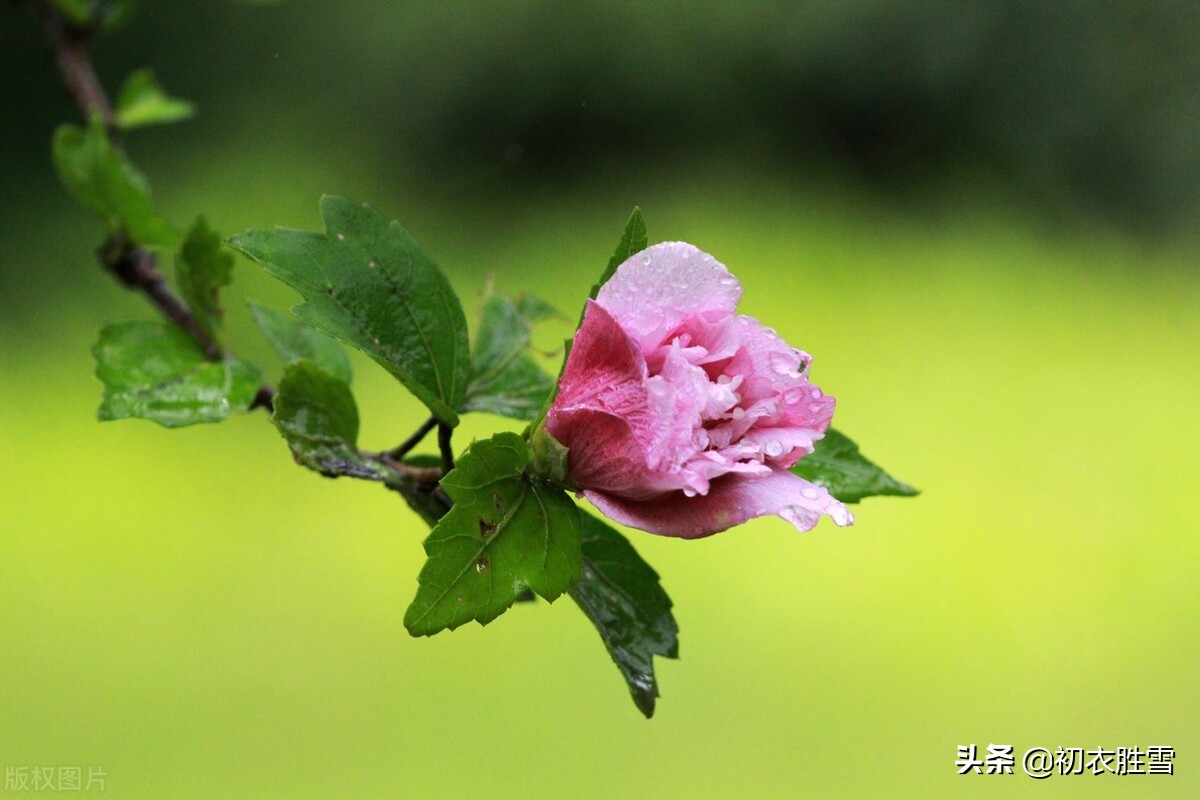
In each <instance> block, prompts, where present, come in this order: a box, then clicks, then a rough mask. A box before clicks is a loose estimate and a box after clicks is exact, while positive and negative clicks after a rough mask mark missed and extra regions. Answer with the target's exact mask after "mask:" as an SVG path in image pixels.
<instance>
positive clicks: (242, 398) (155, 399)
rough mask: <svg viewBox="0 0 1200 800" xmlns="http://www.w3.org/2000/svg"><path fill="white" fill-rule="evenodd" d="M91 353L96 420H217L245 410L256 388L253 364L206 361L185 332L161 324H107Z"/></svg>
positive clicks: (179, 422) (170, 422)
mask: <svg viewBox="0 0 1200 800" xmlns="http://www.w3.org/2000/svg"><path fill="white" fill-rule="evenodd" d="M92 352H93V354H94V355H95V357H96V376H97V377H98V378H100V380H101V381H102V382H103V383H104V400H103V401H102V402H101V404H100V411H99V417H100V419H102V420H113V419H124V418H126V417H140V418H142V419H148V420H152V421H154V422H157V423H158V424H159V425H163V426H165V427H168V428H177V427H180V426H183V425H194V424H196V423H201V422H220V421H221V420H223V419H225V418H226V417H228V416H229V415H230V413H232V412H234V411H244V410H245V409H247V408H249V407H250V403H251V402H252V401H253V400H254V396H255V394H256V393H257V392H258V387H259V379H260V376H259V371H258V368H257V367H254V366H253V365H251V364H247V363H246V362H244V361H237V360H234V359H226V360H224V361H208V360H206V359H205V357H204V350H203V348H201V347H200V345H199V344H197V343H196V341H195V340H194V339H193V338H192V337H191V336H189V335H187V334H186V333H184V332H183V331H181V330H180V329H178V328H176V327H174V326H172V325H168V324H166V323H163V322H150V321H144V322H142V321H139V322H120V323H117V324H114V325H107V326H105V327H104V328H103V329H102V330H101V331H100V340H99V341H98V342H97V343H96V346H95V347H94V348H93V351H92Z"/></svg>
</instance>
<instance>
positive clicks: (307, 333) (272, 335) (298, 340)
mask: <svg viewBox="0 0 1200 800" xmlns="http://www.w3.org/2000/svg"><path fill="white" fill-rule="evenodd" d="M250 313H251V314H252V315H253V316H254V321H255V322H256V323H258V327H259V329H261V330H262V332H263V335H264V336H266V337H267V341H269V342H270V343H271V346H272V347H273V348H275V352H276V353H278V354H279V357H280V359H282V360H283V363H284V364H292V363H295V362H297V361H299V360H301V359H307V360H309V361H311V362H312V363H313V364H316V365H317V366H318V367H320V368H321V369H323V370H325V371H326V372H328V373H329V374H330V375H333V376H334V377H335V378H337V379H338V380H340V381H342V382H344V383H350V379H351V378H352V376H353V373H352V371H351V369H350V359H349V357H348V356H347V355H346V351H345V350H343V349H342V348H341V345H339V344H338V343H337V342H335V341H333V339H330V338H329V337H328V336H326V335H325V334H323V333H321V332H320V331H318V330H316V329H315V328H312V327H311V326H309V325H306V324H305V323H303V322H301V321H300V320H298V319H296V318H295V317H293V316H292V315H290V314H282V313H280V312H278V311H273V310H272V309H269V308H264V307H263V306H260V305H257V304H255V303H250Z"/></svg>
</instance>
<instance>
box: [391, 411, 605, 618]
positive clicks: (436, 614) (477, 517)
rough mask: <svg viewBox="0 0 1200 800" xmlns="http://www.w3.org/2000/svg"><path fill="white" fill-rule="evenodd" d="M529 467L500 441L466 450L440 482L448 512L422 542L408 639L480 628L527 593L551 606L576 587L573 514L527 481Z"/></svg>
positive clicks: (515, 447) (515, 440)
mask: <svg viewBox="0 0 1200 800" xmlns="http://www.w3.org/2000/svg"><path fill="white" fill-rule="evenodd" d="M528 464H529V448H528V447H527V446H526V444H525V442H524V440H523V439H521V437H520V436H517V435H516V434H514V433H500V434H497V435H496V436H494V437H492V438H491V439H487V440H484V441H480V442H476V443H474V444H473V445H471V447H470V449H468V450H467V452H466V453H465V454H463V456H462V458H460V459H459V461H458V466H457V467H455V468H454V470H453V471H451V472H450V474H448V475H447V476H446V477H444V478H443V479H442V482H441V485H442V489H443V490H444V491H445V492H446V494H447V495H449V496H450V498H451V499H452V500H453V501H454V506H453V508H451V509H450V511H449V512H448V513H447V514H446V515H445V516H444V517H442V519H441V521H440V522H439V523H438V524H437V527H435V528H434V529H433V532H432V533H430V534H429V538H428V539H426V540H425V552H426V553H427V554H428V555H429V560H428V561H426V562H425V566H424V568H423V569H422V570H421V575H420V578H419V582H420V586H419V587H418V589H417V595H416V597H415V598H414V599H413V602H412V605H411V606H409V608H408V612H407V613H406V614H405V615H404V626H405V627H406V628H408V631H409V633H411V634H413V635H414V636H429V635H432V634H434V633H437V632H438V631H441V630H445V629H451V630H453V629H454V628H457V627H458V626H459V625H462V624H463V623H465V622H468V621H470V620H472V619H473V620H475V621H477V622H479V623H480V624H481V625H486V624H487V623H488V622H491V621H492V620H493V619H495V618H496V617H498V616H500V615H501V614H502V613H504V611H505V610H507V609H508V607H509V606H511V605H512V604H513V602H514V601H515V600H516V599H517V597H518V595H520V594H521V593H522V592H523V591H524V590H525V589H526V587H528V588H530V589H533V591H535V592H537V593H538V594H539V595H541V596H542V597H544V598H545V599H546V600H554V599H555V598H556V597H558V596H559V595H561V594H562V593H563V592H564V591H566V590H567V588H568V587H570V586H571V584H573V583H575V582H576V581H577V580H579V573H580V564H581V556H580V543H579V512H578V510H577V509H576V507H575V503H574V502H572V501H571V498H570V497H568V496H567V494H566V493H565V492H564V491H563V490H562V489H559V488H557V487H554V486H551V485H549V484H545V483H542V482H541V481H538V480H536V479H533V478H530V477H529V476H528V475H527V474H525V468H526V467H527V466H528Z"/></svg>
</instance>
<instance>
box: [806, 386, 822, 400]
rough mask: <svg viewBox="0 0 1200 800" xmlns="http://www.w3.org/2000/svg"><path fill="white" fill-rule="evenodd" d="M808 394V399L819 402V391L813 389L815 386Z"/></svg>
mask: <svg viewBox="0 0 1200 800" xmlns="http://www.w3.org/2000/svg"><path fill="white" fill-rule="evenodd" d="M808 394H809V396H810V397H812V399H813V400H820V399H821V390H820V389H818V388H817V387H815V386H814V387H813V389H812V391H811V392H809V393H808Z"/></svg>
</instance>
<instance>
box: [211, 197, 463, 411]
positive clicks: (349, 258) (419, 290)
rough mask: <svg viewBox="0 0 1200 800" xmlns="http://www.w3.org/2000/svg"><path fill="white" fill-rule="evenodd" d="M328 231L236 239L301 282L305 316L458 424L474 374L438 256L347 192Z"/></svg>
mask: <svg viewBox="0 0 1200 800" xmlns="http://www.w3.org/2000/svg"><path fill="white" fill-rule="evenodd" d="M321 215H322V217H323V218H324V220H325V225H326V228H327V233H324V234H321V233H312V232H308V231H296V230H286V229H277V230H274V231H263V230H257V231H248V232H246V233H244V234H242V235H240V236H235V237H234V238H233V239H232V241H231V244H232V245H233V246H234V247H235V248H237V249H238V250H241V251H242V252H243V253H245V254H246V255H247V256H249V257H250V258H252V259H254V260H255V261H258V262H259V263H261V264H262V265H263V267H264V268H265V269H266V270H267V272H269V273H271V274H272V275H274V276H275V277H277V278H279V279H280V280H282V281H283V282H284V283H286V284H288V285H289V286H292V287H294V288H295V289H297V290H298V291H299V292H300V294H301V295H303V296H304V299H305V300H306V301H307V302H305V303H304V304H302V305H300V306H297V307H296V308H295V309H293V313H295V314H296V315H297V316H298V317H300V319H302V320H304V321H305V322H307V323H308V324H310V325H312V326H313V327H315V328H317V329H318V330H320V331H323V332H325V333H327V334H329V335H330V336H333V337H334V338H336V339H341V340H342V341H344V342H346V343H348V344H350V345H353V346H354V347H357V348H358V349H360V350H362V351H363V352H365V353H367V354H368V355H369V356H371V357H372V358H373V359H375V360H376V361H377V362H379V364H381V365H382V366H383V367H384V368H385V369H387V370H388V371H389V372H391V373H392V375H394V376H395V377H396V378H397V379H399V380H400V382H401V383H403V384H404V385H405V386H406V387H408V389H409V391H411V392H412V393H413V394H414V395H416V396H417V398H418V399H419V400H420V401H421V402H423V403H424V404H425V405H426V406H427V407H428V408H429V410H430V411H431V412H432V413H433V415H434V416H436V417H437V418H438V419H439V420H441V421H442V422H445V423H447V424H449V425H457V424H458V409H459V408H460V407H461V406H462V401H463V397H464V396H465V395H466V391H467V381H468V378H469V374H470V368H471V363H470V356H469V353H468V349H467V323H466V319H465V318H464V317H463V312H462V306H461V305H460V304H459V302H458V297H457V295H455V294H454V290H453V289H451V288H450V284H449V282H448V281H447V280H446V277H445V276H444V275H443V274H442V272H441V270H439V269H438V268H437V265H435V264H434V263H433V261H432V260H430V258H429V256H427V255H426V254H425V252H424V251H423V250H421V248H420V247H418V246H417V243H416V242H415V241H414V240H413V238H412V236H411V235H410V234H409V233H408V231H406V230H404V228H402V227H400V225H399V223H396V222H388V221H387V220H386V219H384V218H383V217H382V216H380V215H379V213H378V212H377V211H375V210H374V209H372V208H370V207H369V206H364V205H359V204H357V203H353V202H351V201H349V200H346V199H344V198H341V197H325V198H322V200H321Z"/></svg>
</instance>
